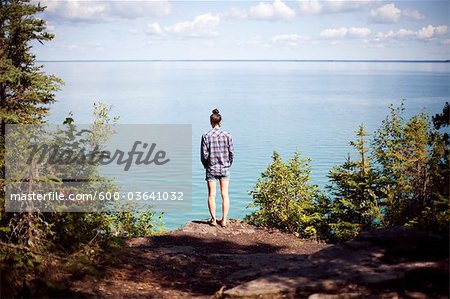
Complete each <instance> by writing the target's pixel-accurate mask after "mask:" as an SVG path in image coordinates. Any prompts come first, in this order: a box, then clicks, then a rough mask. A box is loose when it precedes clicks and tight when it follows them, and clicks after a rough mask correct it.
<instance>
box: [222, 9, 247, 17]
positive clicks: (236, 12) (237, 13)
mask: <svg viewBox="0 0 450 299" xmlns="http://www.w3.org/2000/svg"><path fill="white" fill-rule="evenodd" d="M224 16H225V17H228V18H231V19H238V20H239V19H247V17H248V13H247V12H246V11H245V10H242V9H239V8H236V7H231V8H230V9H229V10H228V12H227V13H225V14H224Z"/></svg>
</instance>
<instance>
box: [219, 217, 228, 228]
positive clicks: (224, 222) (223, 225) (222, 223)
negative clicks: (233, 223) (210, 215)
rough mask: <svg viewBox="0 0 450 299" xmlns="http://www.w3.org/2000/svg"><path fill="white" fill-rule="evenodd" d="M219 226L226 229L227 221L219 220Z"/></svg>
mask: <svg viewBox="0 0 450 299" xmlns="http://www.w3.org/2000/svg"><path fill="white" fill-rule="evenodd" d="M219 224H220V226H222V227H226V226H227V220H226V219H223V218H222V219H221V220H219Z"/></svg>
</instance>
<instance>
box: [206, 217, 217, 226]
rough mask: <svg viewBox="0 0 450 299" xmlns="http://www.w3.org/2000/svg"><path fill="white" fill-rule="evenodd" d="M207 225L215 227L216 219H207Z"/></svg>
mask: <svg viewBox="0 0 450 299" xmlns="http://www.w3.org/2000/svg"><path fill="white" fill-rule="evenodd" d="M208 223H209V225H212V226H216V225H217V221H216V218H211V219H209V220H208Z"/></svg>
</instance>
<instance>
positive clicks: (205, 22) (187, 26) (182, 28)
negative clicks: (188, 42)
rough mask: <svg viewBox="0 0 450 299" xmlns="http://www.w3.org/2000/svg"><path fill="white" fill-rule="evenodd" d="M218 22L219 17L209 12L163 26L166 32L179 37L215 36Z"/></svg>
mask: <svg viewBox="0 0 450 299" xmlns="http://www.w3.org/2000/svg"><path fill="white" fill-rule="evenodd" d="M219 23H220V17H219V16H217V15H213V14H211V13H206V14H203V15H200V16H197V17H195V18H194V20H192V21H184V22H179V23H176V24H174V25H172V26H168V27H165V30H166V32H168V33H171V34H174V35H177V36H181V37H215V36H218V35H219V33H218V32H217V31H216V29H217V26H218V25H219Z"/></svg>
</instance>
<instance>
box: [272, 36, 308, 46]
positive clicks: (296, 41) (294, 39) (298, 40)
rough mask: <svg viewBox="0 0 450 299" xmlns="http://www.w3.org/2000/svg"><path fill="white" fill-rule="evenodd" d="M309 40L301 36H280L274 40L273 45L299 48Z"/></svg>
mask: <svg viewBox="0 0 450 299" xmlns="http://www.w3.org/2000/svg"><path fill="white" fill-rule="evenodd" d="M307 40H309V37H308V36H304V35H299V34H280V35H275V36H274V37H273V38H272V42H273V43H280V44H284V45H286V46H290V47H297V46H299V45H301V44H302V43H304V42H305V41H307Z"/></svg>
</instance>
